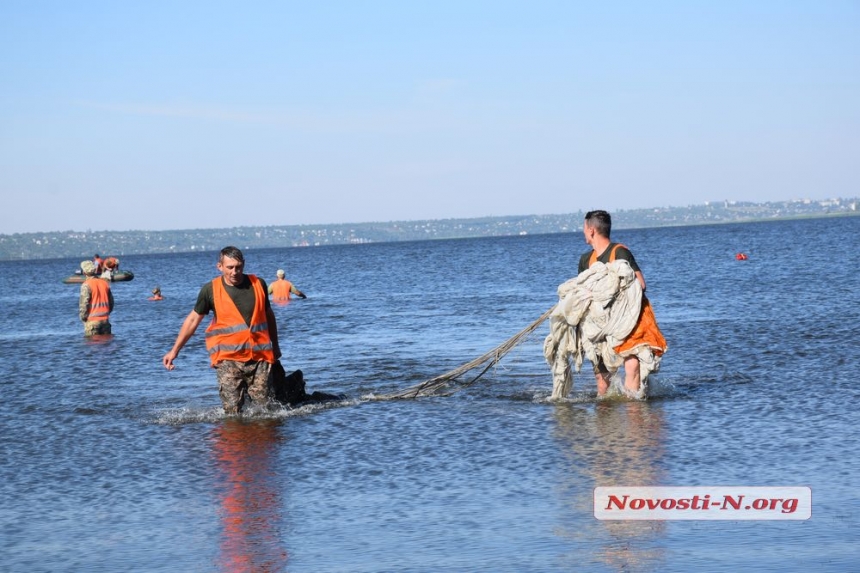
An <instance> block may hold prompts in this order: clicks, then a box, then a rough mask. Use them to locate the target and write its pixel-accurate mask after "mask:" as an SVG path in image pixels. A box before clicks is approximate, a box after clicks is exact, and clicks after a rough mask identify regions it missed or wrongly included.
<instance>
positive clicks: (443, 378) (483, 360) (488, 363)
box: [377, 306, 555, 400]
mask: <svg viewBox="0 0 860 573" xmlns="http://www.w3.org/2000/svg"><path fill="white" fill-rule="evenodd" d="M553 310H555V306H553V307H552V308H550V309H549V310H547V311H546V312H544V313H543V314H542V315H541V316H540V318H538V319H537V320H535V321H534V322H533V323H531V324H530V325H528V326H527V327H525V328H524V329H523V330H521V331H519V332H518V333H516V334H515V335H514V336H512V337H511V338H509V339H508V340H506V341H505V342H504V343H502V344H500V345H499V346H497V347H495V348H494V349H492V350H490V351H489V352H487V353H486V354H483V355H481V356H479V357H478V358H475V359H474V360H472V361H471V362H467V363H466V364H463V365H462V366H460V367H459V368H455V369H454V370H451V371H450V372H446V373H445V374H442V375H440V376H436V377H435V378H430V379H429V380H425V381H424V382H422V383H420V384H416V385H415V386H410V387H409V388H406V389H405V390H401V391H399V392H392V393H391V394H383V395H381V396H377V399H378V400H402V399H409V398H418V397H423V396H439V395H442V396H448V395H450V394H453V393H454V392H456V391H457V390H462V389H463V388H466V387H467V386H471V385H472V384H474V383H475V382H477V381H478V379H479V378H480V377H481V376H483V375H484V374H485V373H486V372H487V370H489V369H490V368H492V367H493V366H495V365H496V364H498V362H499V360H501V359H502V357H504V356H505V354H507V353H508V352H510V351H511V350H512V349H514V348H515V347H516V346H518V345H519V344H520V343H522V342H523V341H524V340H525V339H526V338H527V337H528V335H529V334H531V333H532V332H533V331H534V330H535V329H536V328H537V327H538V326H540V325H541V323H543V322H544V321H545V320H546V319H547V318H549V315H550V313H551V312H552V311H553ZM480 366H483V369H482V370H481V371H480V372H479V373H478V374H477V375H476V376H475V377H474V378H472V379H471V380H468V381H466V382H461V381H459V380H458V378H460V376H462V375H464V374H466V373H467V372H469V371H471V370H474V369H475V368H478V367H480ZM452 382H457V384H458V387H457V388H449V391H448V392H444V393H443V392H442V390H443V389H445V388H448V387H449V386H450V384H451V383H452Z"/></svg>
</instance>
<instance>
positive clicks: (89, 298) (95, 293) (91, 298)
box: [78, 261, 113, 337]
mask: <svg viewBox="0 0 860 573" xmlns="http://www.w3.org/2000/svg"><path fill="white" fill-rule="evenodd" d="M81 270H82V271H83V273H84V276H85V277H86V278H85V279H84V282H83V284H81V297H80V300H79V303H78V316H79V317H80V319H81V322H83V323H84V336H87V337H90V336H95V335H97V334H110V333H111V325H110V313H111V312H113V293H111V290H110V283H108V282H107V281H106V280H103V279H101V278H99V277H98V276H97V275H96V271H97V268H96V264H95V263H94V262H92V261H83V262H81Z"/></svg>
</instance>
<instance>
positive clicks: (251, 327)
mask: <svg viewBox="0 0 860 573" xmlns="http://www.w3.org/2000/svg"><path fill="white" fill-rule="evenodd" d="M269 310H270V306H269V297H268V296H266V283H265V282H264V281H263V280H262V279H260V278H258V277H256V276H254V275H245V276H244V279H243V281H242V283H241V284H240V285H239V286H236V287H234V286H232V285H229V284H227V283H226V282H225V281H224V279H223V277H217V278H215V279H213V280H212V281H210V282H208V283H206V284H205V285H203V287H202V288H201V289H200V292H199V293H198V295H197V303H196V304H195V306H194V312H196V313H197V314H200V315H204V316H205V315H207V314H209V312H210V311H211V312H212V313H213V314H214V317H213V319H212V322H211V323H210V325H209V327H208V328H207V329H206V348H207V350H208V351H209V359H210V362H211V364H212V367H213V368H215V369H216V372H217V379H218V393H219V395H220V397H221V402H222V404H223V406H224V411H225V412H226V413H227V414H236V413H238V412H241V411H242V404H243V402H244V399H245V397H246V396H247V397H249V398H250V399H251V400H252V401H253V402H255V403H258V404H266V403H268V402H269V400H270V399H271V397H272V390H271V383H270V380H269V374H270V372H271V366H272V363H273V362H274V361H275V357H274V352H273V348H272V340H271V337H270V335H269V327H268V322H267V311H269Z"/></svg>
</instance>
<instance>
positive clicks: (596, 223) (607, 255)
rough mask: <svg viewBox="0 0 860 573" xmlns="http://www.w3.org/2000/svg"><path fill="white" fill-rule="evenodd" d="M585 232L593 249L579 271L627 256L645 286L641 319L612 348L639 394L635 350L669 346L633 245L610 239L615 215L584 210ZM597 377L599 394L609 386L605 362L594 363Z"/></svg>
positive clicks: (659, 349) (627, 382)
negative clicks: (649, 299)
mask: <svg viewBox="0 0 860 573" xmlns="http://www.w3.org/2000/svg"><path fill="white" fill-rule="evenodd" d="M582 232H583V234H584V235H585V242H586V243H587V244H588V245H589V246H590V247H591V250H590V251H587V252H585V253H583V254H582V256H581V257H580V258H579V270H578V272H579V273H582V272H583V271H585V270H587V269H588V268H589V267H590V266H591V265H593V264H594V263H596V262H601V263H605V264H608V263H611V262H613V261H615V260H619V259H621V260H625V261H627V262H628V263H629V264H630V268H631V269H633V272H634V273H635V275H636V280H637V281H638V282H639V286H641V287H642V308H641V310H640V312H639V319H638V320H637V322H636V326H635V327H634V328H633V331H632V332H631V333H630V334H629V335H628V336H627V338H626V339H625V340H624V342H622V343H621V344H620V345H619V346H616V347H615V348H614V349H613V350H614V351H615V352H616V353H618V355H620V356H621V357H622V358H623V359H624V388H625V390H626V391H627V392H628V393H630V394H632V395H640V386H641V375H640V370H639V358H638V357H637V355H636V353H635V352H636V350H637V349H639V348H640V347H641V346H642V345H644V344H647V345H649V346H650V347H651V349H652V351H653V352H655V353H658V354H662V353H663V352H665V350H666V340H665V338H663V334H662V333H661V332H660V329H659V328H658V327H657V321H656V319H655V318H654V312H653V310H652V309H651V303H650V302H649V301H648V299H647V298H646V297H645V276H644V275H643V274H642V270H641V269H640V268H639V265H638V264H637V263H636V259H635V258H634V257H633V253H631V252H630V249H628V248H627V247H625V246H624V245H622V244H620V243H613V242H612V240H611V239H610V234H611V232H612V217H611V216H610V214H609V213H607V212H606V211H589V212H588V213H586V214H585V222H584V224H583V228H582ZM594 377H595V379H596V380H597V394H598V395H599V396H602V395H604V394H606V392H607V390H608V389H609V383H610V377H611V373H610V372H609V370H608V369H607V368H606V366H605V365H604V364H603V363H602V362H598V363H597V364H594Z"/></svg>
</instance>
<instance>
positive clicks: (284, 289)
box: [269, 279, 298, 303]
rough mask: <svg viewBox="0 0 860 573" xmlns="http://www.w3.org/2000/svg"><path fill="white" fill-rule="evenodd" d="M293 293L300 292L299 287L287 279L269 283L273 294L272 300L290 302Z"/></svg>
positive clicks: (270, 292) (270, 291)
mask: <svg viewBox="0 0 860 573" xmlns="http://www.w3.org/2000/svg"><path fill="white" fill-rule="evenodd" d="M291 293H295V294H298V289H297V288H296V287H294V286H293V283H291V282H290V281H288V280H287V279H278V280H276V281H275V282H273V283H272V284H270V285H269V294H270V295H272V302H275V303H285V302H289V300H290V295H291Z"/></svg>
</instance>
